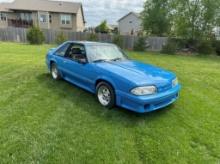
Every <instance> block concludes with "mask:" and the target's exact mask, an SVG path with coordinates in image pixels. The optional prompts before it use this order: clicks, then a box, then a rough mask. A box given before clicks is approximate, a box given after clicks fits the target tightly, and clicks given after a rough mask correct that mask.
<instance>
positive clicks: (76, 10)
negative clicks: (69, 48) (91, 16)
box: [0, 0, 85, 31]
mask: <svg viewBox="0 0 220 164" xmlns="http://www.w3.org/2000/svg"><path fill="white" fill-rule="evenodd" d="M0 12H6V13H7V18H8V19H11V20H10V21H8V22H7V21H0V28H1V27H3V28H7V27H8V26H14V27H23V28H29V27H31V26H32V23H31V21H29V19H30V17H29V16H27V15H24V14H22V17H28V21H25V20H21V19H19V16H20V13H25V14H27V13H31V18H32V21H33V25H35V26H39V27H40V28H41V29H54V30H71V31H83V30H84V26H85V23H84V14H83V8H82V4H81V3H73V2H64V1H63V2H58V1H51V0H43V1H39V0H27V1H24V0H14V1H13V2H12V3H0ZM62 14H65V15H70V23H69V24H62V21H61V15H62ZM41 15H44V16H45V17H44V18H46V21H41ZM50 16H51V17H50ZM50 18H51V19H50ZM66 18H67V17H66ZM50 20H51V21H50ZM66 22H68V21H66Z"/></svg>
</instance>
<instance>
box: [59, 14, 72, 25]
mask: <svg viewBox="0 0 220 164" xmlns="http://www.w3.org/2000/svg"><path fill="white" fill-rule="evenodd" d="M70 22H71V15H61V24H67V25H68V24H70Z"/></svg>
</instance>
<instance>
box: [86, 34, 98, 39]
mask: <svg viewBox="0 0 220 164" xmlns="http://www.w3.org/2000/svg"><path fill="white" fill-rule="evenodd" d="M87 40H88V41H98V38H97V35H96V34H95V33H91V34H90V35H89V36H88V38H87Z"/></svg>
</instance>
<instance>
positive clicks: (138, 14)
mask: <svg viewBox="0 0 220 164" xmlns="http://www.w3.org/2000/svg"><path fill="white" fill-rule="evenodd" d="M131 14H133V15H135V16H136V17H137V18H140V13H135V12H129V13H128V14H126V15H125V16H123V17H122V18H120V19H119V20H118V22H120V21H121V20H123V19H124V18H126V17H127V16H129V15H131Z"/></svg>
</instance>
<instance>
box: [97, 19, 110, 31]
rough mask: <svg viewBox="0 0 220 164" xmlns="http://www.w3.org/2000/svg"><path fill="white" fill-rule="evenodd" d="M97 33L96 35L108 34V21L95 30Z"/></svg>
mask: <svg viewBox="0 0 220 164" xmlns="http://www.w3.org/2000/svg"><path fill="white" fill-rule="evenodd" d="M95 32H96V33H108V32H109V28H108V25H107V21H106V20H104V21H102V22H101V24H100V25H98V26H97V27H96V28H95Z"/></svg>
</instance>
